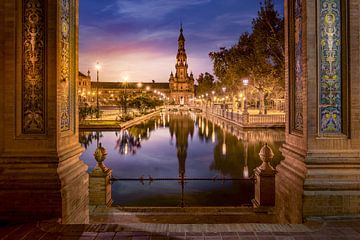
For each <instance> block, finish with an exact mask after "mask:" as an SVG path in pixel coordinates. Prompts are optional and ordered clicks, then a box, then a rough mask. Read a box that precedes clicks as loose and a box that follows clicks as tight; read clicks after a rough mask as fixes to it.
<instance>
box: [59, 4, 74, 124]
mask: <svg viewBox="0 0 360 240" xmlns="http://www.w3.org/2000/svg"><path fill="white" fill-rule="evenodd" d="M71 2H72V0H62V1H61V14H60V24H61V26H60V27H61V56H60V59H61V64H60V87H61V109H60V112H61V118H60V121H61V124H60V128H61V131H68V130H70V127H71V87H72V85H71V84H72V80H73V77H72V75H71V73H72V71H71V56H72V46H73V42H72V40H71V36H72V34H73V33H72V28H71V24H72V18H71V15H70V14H71V11H70V4H71Z"/></svg>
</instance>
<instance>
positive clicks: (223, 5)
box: [79, 0, 283, 82]
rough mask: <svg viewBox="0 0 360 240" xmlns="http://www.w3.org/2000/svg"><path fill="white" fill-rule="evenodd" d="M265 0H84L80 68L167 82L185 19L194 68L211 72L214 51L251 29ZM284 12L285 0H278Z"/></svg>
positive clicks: (107, 77) (116, 77)
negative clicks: (181, 26) (96, 67)
mask: <svg viewBox="0 0 360 240" xmlns="http://www.w3.org/2000/svg"><path fill="white" fill-rule="evenodd" d="M260 2H261V1H260V0H102V1H99V0H81V1H80V44H79V48H80V53H79V58H80V66H79V67H80V71H82V72H84V73H85V72H87V71H88V69H89V70H90V71H91V72H92V76H93V80H95V79H94V76H95V74H94V73H95V64H96V62H97V61H98V62H99V63H100V64H101V65H102V69H101V72H100V81H122V80H123V79H124V78H125V77H128V79H129V81H132V82H148V81H151V80H155V81H156V82H166V81H168V79H169V74H170V72H171V71H175V57H176V53H177V38H178V36H179V28H180V22H182V23H183V28H184V36H185V38H186V43H185V47H186V51H187V55H188V64H189V71H192V72H193V73H194V76H195V78H197V76H198V75H199V74H200V73H201V72H206V71H207V72H210V73H212V64H211V61H210V58H209V56H208V54H209V52H211V51H216V50H218V49H219V48H220V47H230V46H232V45H234V44H235V43H236V42H237V40H238V37H239V35H240V34H241V33H242V32H244V31H250V30H251V20H252V19H253V18H254V17H256V14H257V11H258V9H259V6H260ZM274 3H275V6H276V8H277V9H278V11H279V13H280V14H283V0H274Z"/></svg>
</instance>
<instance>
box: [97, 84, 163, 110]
mask: <svg viewBox="0 0 360 240" xmlns="http://www.w3.org/2000/svg"><path fill="white" fill-rule="evenodd" d="M97 88H98V89H99V102H100V105H116V104H117V102H118V101H119V99H120V97H121V96H122V95H124V94H129V95H131V94H140V93H151V94H152V95H153V96H157V97H159V98H162V99H163V100H168V97H169V94H170V89H169V83H166V82H159V83H155V82H142V83H136V82H98V83H97V82H91V92H94V93H96V89H97ZM160 94H162V95H160ZM90 100H91V98H90Z"/></svg>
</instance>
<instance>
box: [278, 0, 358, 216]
mask: <svg viewBox="0 0 360 240" xmlns="http://www.w3.org/2000/svg"><path fill="white" fill-rule="evenodd" d="M359 11H360V6H359V1H358V0H348V1H347V0H314V1H313V0H290V1H285V36H286V39H285V43H286V44H285V47H286V48H285V49H286V51H285V57H286V89H287V92H288V94H287V95H286V103H287V106H288V107H287V108H286V109H287V119H286V120H287V121H286V123H287V124H286V143H285V144H284V145H283V147H282V149H281V151H282V153H283V156H284V158H285V159H284V160H283V161H282V162H281V163H280V164H279V165H278V167H277V171H278V174H277V175H276V209H277V212H278V214H279V219H280V221H281V222H290V223H299V222H302V221H304V220H306V218H307V217H311V216H336V215H358V214H359V213H360V205H359V202H360V184H359V176H360V117H359V116H360V97H359V96H360V71H359V70H360V69H359V65H360V61H359V53H360V43H359V35H360V34H359V32H360V26H359V23H360V18H359Z"/></svg>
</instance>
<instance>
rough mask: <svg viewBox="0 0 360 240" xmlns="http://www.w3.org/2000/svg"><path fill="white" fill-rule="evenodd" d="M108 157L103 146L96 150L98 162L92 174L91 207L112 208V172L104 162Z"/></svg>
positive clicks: (95, 154)
mask: <svg viewBox="0 0 360 240" xmlns="http://www.w3.org/2000/svg"><path fill="white" fill-rule="evenodd" d="M106 155H107V152H106V149H105V148H103V147H102V146H101V143H100V145H99V147H98V148H97V149H96V150H95V153H94V157H95V159H96V161H97V164H96V167H95V168H94V169H93V170H92V172H91V173H90V184H89V200H90V205H103V206H110V205H111V204H112V197H111V175H112V170H111V169H110V168H107V167H106V166H105V165H104V163H103V161H104V160H105V158H106Z"/></svg>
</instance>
